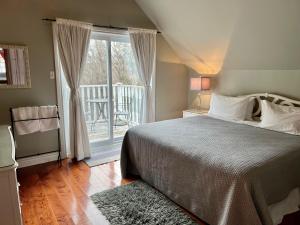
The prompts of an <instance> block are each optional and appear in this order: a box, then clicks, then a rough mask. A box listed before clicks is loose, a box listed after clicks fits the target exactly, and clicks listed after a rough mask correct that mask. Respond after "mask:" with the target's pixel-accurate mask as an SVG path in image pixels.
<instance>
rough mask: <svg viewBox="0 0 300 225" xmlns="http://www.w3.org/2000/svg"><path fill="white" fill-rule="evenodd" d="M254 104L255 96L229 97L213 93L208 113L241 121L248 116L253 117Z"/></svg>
mask: <svg viewBox="0 0 300 225" xmlns="http://www.w3.org/2000/svg"><path fill="white" fill-rule="evenodd" d="M253 106H254V100H253V98H249V97H227V96H223V95H217V94H215V93H213V94H212V97H211V101H210V109H209V111H208V115H210V116H213V117H220V118H223V119H228V120H235V121H241V120H245V119H246V118H247V117H250V118H251V117H252V111H253ZM250 118H249V119H250Z"/></svg>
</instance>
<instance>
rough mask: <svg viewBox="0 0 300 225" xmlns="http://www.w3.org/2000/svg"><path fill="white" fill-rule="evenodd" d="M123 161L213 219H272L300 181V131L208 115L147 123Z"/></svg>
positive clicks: (131, 136)
mask: <svg viewBox="0 0 300 225" xmlns="http://www.w3.org/2000/svg"><path fill="white" fill-rule="evenodd" d="M121 169H122V176H123V177H126V176H128V175H138V176H140V177H141V178H142V179H143V180H144V181H146V182H147V183H149V184H151V185H152V186H154V187H155V188H157V189H158V190H160V191H161V192H162V193H164V194H165V195H167V196H168V197H169V198H170V199H172V200H173V201H174V202H176V203H178V204H179V205H181V206H182V207H184V208H186V209H188V210H189V211H191V212H192V213H194V214H195V215H197V216H198V217H199V218H201V219H203V220H204V221H206V222H207V223H209V224H210V225H260V224H264V225H271V224H272V220H271V217H270V214H269V211H268V205H270V204H272V203H275V202H278V201H280V200H282V199H284V198H285V197H286V196H287V194H288V193H289V191H291V190H292V189H293V188H295V187H300V137H299V136H294V135H290V134H283V133H279V132H275V131H270V130H265V129H260V128H256V127H252V126H248V125H242V124H237V123H232V122H226V121H222V120H218V119H213V118H210V117H206V116H197V117H190V118H185V119H176V120H168V121H163V122H157V123H152V124H145V125H142V126H138V127H134V128H131V129H130V130H128V132H127V133H126V135H125V137H124V141H123V146H122V153H121Z"/></svg>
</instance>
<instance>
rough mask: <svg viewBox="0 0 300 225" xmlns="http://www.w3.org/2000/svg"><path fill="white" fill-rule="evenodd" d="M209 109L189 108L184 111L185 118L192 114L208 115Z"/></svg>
mask: <svg viewBox="0 0 300 225" xmlns="http://www.w3.org/2000/svg"><path fill="white" fill-rule="evenodd" d="M207 113H208V110H207V109H187V110H184V111H183V112H182V114H183V118H186V117H191V116H204V115H207Z"/></svg>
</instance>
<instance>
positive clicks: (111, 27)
mask: <svg viewBox="0 0 300 225" xmlns="http://www.w3.org/2000/svg"><path fill="white" fill-rule="evenodd" d="M42 20H44V21H50V22H55V21H56V19H49V18H43V19H42ZM93 27H100V28H109V29H115V30H128V28H126V27H115V26H111V25H109V26H105V25H97V24H93ZM157 33H158V34H161V32H160V31H157Z"/></svg>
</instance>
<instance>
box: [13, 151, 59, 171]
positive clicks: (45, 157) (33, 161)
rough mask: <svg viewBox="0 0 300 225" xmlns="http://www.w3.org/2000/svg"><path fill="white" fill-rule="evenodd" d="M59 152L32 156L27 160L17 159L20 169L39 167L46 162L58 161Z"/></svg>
mask: <svg viewBox="0 0 300 225" xmlns="http://www.w3.org/2000/svg"><path fill="white" fill-rule="evenodd" d="M57 157H58V152H51V153H45V154H41V155H36V156H30V157H26V158H21V159H17V162H18V164H19V166H18V168H22V167H27V166H33V165H38V164H42V163H46V162H52V161H55V160H57Z"/></svg>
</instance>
